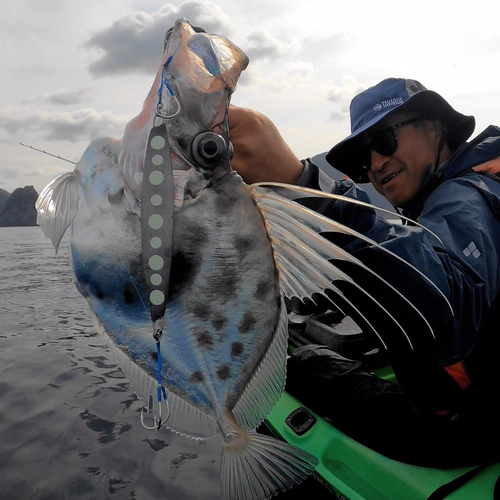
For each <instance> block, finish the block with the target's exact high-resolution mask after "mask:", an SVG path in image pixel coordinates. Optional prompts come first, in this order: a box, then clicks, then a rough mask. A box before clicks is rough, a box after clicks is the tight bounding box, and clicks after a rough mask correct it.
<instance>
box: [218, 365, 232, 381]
mask: <svg viewBox="0 0 500 500" xmlns="http://www.w3.org/2000/svg"><path fill="white" fill-rule="evenodd" d="M215 373H216V374H217V377H219V380H227V379H228V378H229V377H230V376H231V372H230V371H229V365H220V366H219V369H218V370H217V371H216V372H215Z"/></svg>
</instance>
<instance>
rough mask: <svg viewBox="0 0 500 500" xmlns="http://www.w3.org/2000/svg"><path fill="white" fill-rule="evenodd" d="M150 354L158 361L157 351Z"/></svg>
mask: <svg viewBox="0 0 500 500" xmlns="http://www.w3.org/2000/svg"><path fill="white" fill-rule="evenodd" d="M149 355H150V356H151V358H152V359H154V360H155V361H158V353H157V352H156V351H151V352H150V353H149Z"/></svg>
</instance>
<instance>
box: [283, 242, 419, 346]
mask: <svg viewBox="0 0 500 500" xmlns="http://www.w3.org/2000/svg"><path fill="white" fill-rule="evenodd" d="M275 245H277V246H278V247H282V244H281V243H280V242H279V241H277V240H276V241H275ZM285 248H286V247H285ZM287 251H288V253H289V256H286V255H285V254H286V253H287ZM275 258H276V260H277V261H278V262H279V263H280V264H278V271H279V273H280V282H281V283H282V284H283V288H282V289H283V292H284V294H285V296H287V297H288V298H290V299H291V296H290V295H287V287H288V284H287V283H288V281H291V282H294V281H295V280H296V281H299V279H298V278H296V276H299V275H300V281H301V282H303V281H304V282H307V284H308V285H309V286H310V292H309V293H310V294H313V293H319V294H322V295H324V296H325V291H326V290H330V291H331V292H334V294H335V295H337V296H338V297H340V298H341V299H342V300H343V301H345V302H346V303H347V305H349V306H350V307H351V308H352V309H353V311H354V312H355V313H356V314H358V315H359V316H360V318H361V319H362V320H363V321H364V322H365V323H366V324H367V325H368V326H369V328H370V329H371V330H372V331H373V333H374V334H375V335H376V336H377V337H378V338H379V340H380V342H381V343H382V345H383V346H384V348H385V349H387V346H386V344H385V342H384V340H383V339H382V336H381V335H380V333H379V332H378V330H377V329H376V328H375V326H374V325H373V324H372V323H371V321H370V320H369V319H368V318H367V317H366V316H365V315H364V314H363V313H362V312H361V311H360V310H359V309H358V308H357V307H356V306H355V305H354V303H353V302H352V301H351V300H349V298H348V297H347V296H346V295H345V294H344V293H343V292H342V291H341V290H340V289H339V288H337V287H336V286H335V285H334V284H333V283H332V282H331V281H329V279H328V277H326V276H325V274H324V273H321V272H320V271H319V270H317V269H316V268H314V267H312V266H307V271H306V272H304V271H302V270H300V269H299V268H298V267H302V266H301V263H302V256H301V255H296V253H295V252H294V250H293V249H290V248H287V249H284V250H283V251H281V252H280V251H278V252H277V253H276V257H275ZM347 278H348V280H347V281H349V282H350V283H351V284H353V286H356V287H357V288H358V289H360V290H361V291H362V292H363V293H365V292H364V290H363V289H362V288H360V287H358V286H357V285H356V283H354V282H353V281H352V280H351V279H350V278H349V277H348V276H347ZM306 296H307V297H308V298H310V299H311V300H313V299H312V297H311V295H309V294H308V295H306ZM299 298H300V297H299ZM370 298H371V299H372V300H374V301H375V299H373V297H370ZM328 300H329V301H330V302H332V303H333V305H334V306H335V307H337V308H338V309H339V310H340V311H341V312H342V314H346V313H345V312H344V311H343V309H342V307H341V306H340V305H339V304H338V303H337V302H336V301H335V300H334V299H333V298H332V297H330V295H328ZM313 302H314V300H313ZM375 302H376V301H375ZM376 303H377V302H376ZM377 304H378V303H377ZM382 309H383V307H382ZM396 325H397V326H399V324H398V323H397V322H396ZM401 329H402V328H401ZM403 333H404V331H403ZM409 344H410V346H411V347H412V348H413V345H412V343H411V342H409Z"/></svg>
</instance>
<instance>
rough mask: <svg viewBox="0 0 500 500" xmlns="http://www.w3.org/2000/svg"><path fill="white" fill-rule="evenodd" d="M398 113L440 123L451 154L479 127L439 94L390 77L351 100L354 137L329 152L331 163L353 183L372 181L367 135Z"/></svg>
mask: <svg viewBox="0 0 500 500" xmlns="http://www.w3.org/2000/svg"><path fill="white" fill-rule="evenodd" d="M395 111H408V112H410V113H412V114H415V113H416V114H415V116H418V115H420V114H421V115H422V116H424V117H429V118H437V119H438V120H440V121H441V123H442V124H443V125H444V127H445V128H446V129H447V131H448V135H447V144H448V146H449V148H450V150H451V151H452V152H453V151H455V150H456V149H457V148H458V147H459V146H460V145H461V144H463V143H464V142H465V141H466V140H467V139H468V138H469V137H470V136H471V134H472V132H474V128H475V126H476V120H475V118H474V117H473V116H466V115H463V114H462V113H459V112H458V111H455V110H454V109H453V108H452V107H451V106H450V104H448V102H447V101H446V100H445V99H443V98H442V97H441V96H440V95H439V94H438V93H436V92H433V91H432V90H427V89H426V88H425V87H424V86H423V85H422V84H421V83H420V82H418V81H417V80H409V79H406V78H387V79H385V80H383V81H381V82H380V83H379V84H377V85H375V86H373V87H370V88H369V89H367V90H365V91H363V92H361V93H360V94H358V95H357V96H356V97H354V99H353V100H352V101H351V107H350V113H351V135H349V136H348V137H346V138H345V139H344V140H343V141H341V142H339V143H338V144H337V145H336V146H334V147H333V148H332V149H330V151H329V152H328V153H327V155H326V160H327V161H328V163H330V165H332V167H334V168H336V169H337V170H340V171H341V172H343V173H344V174H346V175H347V176H348V177H350V178H351V179H352V180H353V181H354V182H369V179H368V169H367V168H366V163H367V158H368V155H367V151H366V149H364V148H363V146H364V144H366V143H364V141H365V140H366V139H365V138H366V134H367V133H368V132H369V131H370V130H371V129H372V127H374V126H375V125H377V123H379V122H380V121H381V120H382V119H383V118H385V117H386V116H388V115H390V114H391V113H394V112H395Z"/></svg>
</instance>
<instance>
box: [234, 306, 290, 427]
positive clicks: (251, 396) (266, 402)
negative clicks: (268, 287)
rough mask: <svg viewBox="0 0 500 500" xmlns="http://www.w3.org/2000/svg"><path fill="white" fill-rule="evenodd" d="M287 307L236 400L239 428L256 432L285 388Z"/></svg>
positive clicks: (235, 410)
mask: <svg viewBox="0 0 500 500" xmlns="http://www.w3.org/2000/svg"><path fill="white" fill-rule="evenodd" d="M287 325H288V321H287V314H286V307H285V304H284V302H283V301H282V302H281V310H280V315H279V319H278V324H277V326H276V331H275V333H274V336H273V340H272V341H271V343H270V344H269V347H268V348H267V350H266V352H265V353H264V356H263V357H262V359H261V361H260V362H259V364H258V365H257V367H256V369H255V370H254V373H253V375H252V376H251V378H250V380H249V381H248V382H247V384H246V385H245V387H244V388H243V390H242V391H241V395H240V397H239V398H238V400H237V401H236V404H235V406H234V409H233V415H234V418H235V419H236V422H237V423H238V425H239V426H241V427H243V428H244V429H246V430H248V429H254V428H255V427H257V426H258V425H259V424H260V423H261V422H262V421H263V420H264V418H265V417H266V416H267V415H268V414H269V412H270V411H271V410H272V408H273V406H274V405H275V404H276V403H277V401H278V399H279V398H280V396H281V393H282V392H283V389H284V387H285V378H286V353H287V342H288V327H287Z"/></svg>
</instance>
